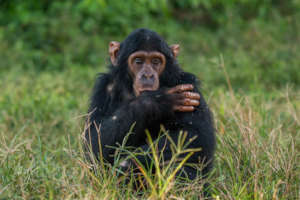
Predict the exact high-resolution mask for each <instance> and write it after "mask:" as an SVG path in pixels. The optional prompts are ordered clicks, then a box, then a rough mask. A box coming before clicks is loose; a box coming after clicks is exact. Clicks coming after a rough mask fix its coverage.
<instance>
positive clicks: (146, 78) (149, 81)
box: [141, 74, 154, 85]
mask: <svg viewBox="0 0 300 200" xmlns="http://www.w3.org/2000/svg"><path fill="white" fill-rule="evenodd" d="M141 81H142V83H143V84H146V85H153V84H154V75H153V74H143V75H142V77H141Z"/></svg>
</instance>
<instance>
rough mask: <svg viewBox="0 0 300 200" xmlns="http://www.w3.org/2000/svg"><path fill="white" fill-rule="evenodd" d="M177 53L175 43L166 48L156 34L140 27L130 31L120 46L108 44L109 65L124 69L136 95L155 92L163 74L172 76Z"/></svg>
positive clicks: (118, 44) (165, 44)
mask: <svg viewBox="0 0 300 200" xmlns="http://www.w3.org/2000/svg"><path fill="white" fill-rule="evenodd" d="M178 53H179V45H178V44H175V45H171V46H168V44H167V43H166V42H165V41H164V40H163V38H162V37H160V36H159V35H158V34H157V33H155V32H153V31H151V30H148V29H143V28H142V29H137V30H135V31H133V32H132V33H131V34H130V35H129V36H128V37H127V38H126V39H125V40H124V41H123V42H122V43H119V42H115V41H113V42H110V44H109V54H110V60H111V63H112V65H113V66H114V67H118V68H126V71H127V72H128V74H129V76H130V78H131V79H132V84H133V85H132V88H133V90H134V93H135V95H136V96H138V95H140V94H141V93H142V92H144V91H154V90H157V89H158V88H159V87H160V84H161V83H160V80H161V77H162V76H163V74H164V73H166V72H169V73H172V74H173V73H175V72H174V70H175V68H176V70H177V71H178V69H177V68H178V67H177V65H176V57H177V55H178ZM174 66H175V67H174ZM172 68H174V69H172ZM171 70H173V72H172V71H171Z"/></svg>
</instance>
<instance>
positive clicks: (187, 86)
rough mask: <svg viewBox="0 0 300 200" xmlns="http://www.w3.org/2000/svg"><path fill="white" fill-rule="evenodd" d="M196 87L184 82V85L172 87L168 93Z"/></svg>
mask: <svg viewBox="0 0 300 200" xmlns="http://www.w3.org/2000/svg"><path fill="white" fill-rule="evenodd" d="M192 89H194V86H193V85H192V84H182V85H177V86H175V87H173V88H171V89H169V90H168V93H169V94H171V93H178V92H184V91H187V90H192Z"/></svg>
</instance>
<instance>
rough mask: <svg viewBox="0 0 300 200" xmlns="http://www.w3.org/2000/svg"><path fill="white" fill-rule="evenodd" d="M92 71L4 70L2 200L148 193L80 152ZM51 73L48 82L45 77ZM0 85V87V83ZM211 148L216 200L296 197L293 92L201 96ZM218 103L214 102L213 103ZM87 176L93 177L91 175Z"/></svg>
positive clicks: (173, 195)
mask: <svg viewBox="0 0 300 200" xmlns="http://www.w3.org/2000/svg"><path fill="white" fill-rule="evenodd" d="M94 73H95V71H94V69H86V68H84V69H82V68H80V67H77V68H76V67H75V68H72V69H69V70H66V71H63V72H45V73H39V74H35V72H32V71H31V72H30V71H16V70H14V69H11V70H8V71H7V72H6V75H5V76H3V77H2V79H3V80H4V83H5V84H4V85H2V88H1V91H2V93H1V97H0V102H1V104H0V109H1V118H0V144H1V145H0V166H1V167H0V181H1V182H0V197H1V198H2V199H119V198H122V199H137V198H141V197H144V198H147V197H149V196H151V194H152V193H151V191H150V189H145V191H143V193H142V196H140V195H141V194H137V193H135V192H133V191H132V190H131V189H130V188H128V187H126V186H124V185H121V186H120V184H118V183H119V182H120V180H118V179H117V178H116V176H115V174H114V172H113V170H111V171H110V170H108V171H106V177H105V178H104V179H97V178H95V177H94V175H92V174H91V173H90V172H89V170H87V166H86V164H84V162H83V161H82V155H81V154H80V135H81V132H82V130H83V121H84V120H83V117H82V116H83V115H84V114H85V111H86V108H87V101H88V95H82V94H88V92H87V91H89V90H90V86H91V85H92V82H93V78H94V77H93V76H94ZM53 78H55V81H52V79H53ZM3 86H4V87H3ZM205 96H206V98H207V99H208V101H209V104H210V106H211V108H212V109H213V111H214V115H215V122H216V128H217V132H218V134H217V139H218V148H217V153H216V162H215V169H214V171H213V173H212V175H211V176H210V178H209V181H210V182H211V188H212V193H213V195H214V196H215V197H218V198H220V199H297V198H299V183H300V180H299V178H300V169H299V147H300V141H299V126H300V122H299V120H300V119H299V113H298V112H297V111H298V110H299V106H300V104H299V102H300V101H299V91H298V90H295V89H293V88H285V89H281V90H278V91H277V92H276V93H274V95H271V94H270V95H265V94H264V93H259V94H257V93H253V94H252V93H251V94H247V95H241V94H239V93H234V92H232V93H231V92H229V91H227V90H222V89H220V90H214V91H211V92H207V93H205ZM220 100H221V101H220ZM93 177H94V178H93ZM199 187H200V188H201V184H198V185H197V184H191V185H189V186H185V189H186V190H185V191H184V192H183V191H182V190H180V189H178V187H176V186H174V187H171V188H168V190H166V191H167V192H166V194H164V195H163V196H164V198H168V199H180V198H186V199H191V198H192V197H195V196H197V195H199Z"/></svg>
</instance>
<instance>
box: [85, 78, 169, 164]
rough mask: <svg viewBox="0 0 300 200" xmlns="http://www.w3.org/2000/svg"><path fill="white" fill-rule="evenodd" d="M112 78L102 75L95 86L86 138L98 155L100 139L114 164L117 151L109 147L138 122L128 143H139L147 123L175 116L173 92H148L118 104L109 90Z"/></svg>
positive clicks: (104, 151) (119, 141) (106, 155)
mask: <svg viewBox="0 0 300 200" xmlns="http://www.w3.org/2000/svg"><path fill="white" fill-rule="evenodd" d="M108 79H109V78H108V77H105V76H103V77H102V78H100V80H99V81H98V83H97V84H96V87H95V89H94V95H93V97H92V102H91V108H90V110H91V112H92V113H91V116H90V120H89V122H90V127H89V129H88V130H87V131H86V133H85V137H86V140H87V142H88V144H91V148H92V151H93V153H94V154H95V155H96V156H97V157H98V156H99V141H100V144H101V147H102V148H101V150H102V155H103V158H104V159H105V160H107V161H109V162H110V163H112V162H113V157H112V156H110V155H111V154H113V153H114V149H113V148H111V147H109V146H112V147H114V146H116V145H117V143H119V144H121V143H122V141H123V139H124V137H125V136H126V135H127V134H128V132H129V131H130V128H131V126H132V125H133V124H134V123H135V125H134V129H133V133H132V134H131V135H130V136H129V138H128V141H127V143H126V145H128V146H130V145H131V146H137V145H138V146H139V145H140V143H141V140H142V139H143V138H145V135H144V133H145V128H146V127H147V125H148V124H151V122H152V121H154V120H160V119H164V118H169V117H171V116H172V115H173V110H172V104H171V103H170V102H171V99H170V95H167V94H165V92H164V91H163V90H158V91H153V92H145V93H144V94H142V95H140V96H139V97H136V98H134V99H132V100H129V101H126V102H119V103H114V102H113V100H112V99H111V96H110V94H109V92H108V91H107V86H108V85H109V80H108ZM98 132H99V133H98ZM99 135H100V138H99V137H98V136H99Z"/></svg>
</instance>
